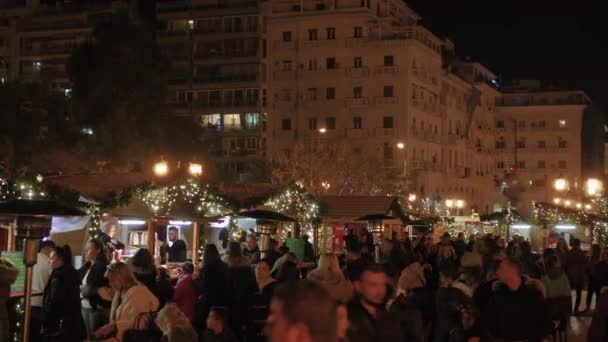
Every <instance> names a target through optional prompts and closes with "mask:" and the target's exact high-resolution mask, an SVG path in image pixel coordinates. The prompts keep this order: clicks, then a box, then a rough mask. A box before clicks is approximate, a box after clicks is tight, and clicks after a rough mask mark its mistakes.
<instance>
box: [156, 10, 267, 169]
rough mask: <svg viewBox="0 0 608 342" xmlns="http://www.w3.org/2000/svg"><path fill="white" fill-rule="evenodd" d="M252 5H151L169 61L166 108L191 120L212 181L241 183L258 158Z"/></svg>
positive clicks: (259, 104) (258, 73)
mask: <svg viewBox="0 0 608 342" xmlns="http://www.w3.org/2000/svg"><path fill="white" fill-rule="evenodd" d="M259 5H260V2H259V1H255V0H253V1H251V0H239V1H221V0H177V1H174V0H158V1H157V18H158V21H159V32H158V37H159V42H160V44H161V48H162V49H163V50H164V51H165V52H166V53H167V55H168V57H169V58H170V68H171V72H170V78H171V79H170V82H169V99H168V102H169V103H170V105H171V107H172V111H173V113H174V114H175V115H183V116H189V117H192V119H193V120H194V122H195V124H197V125H198V126H199V127H200V129H201V141H202V143H203V146H204V148H205V149H206V151H207V152H208V154H209V155H210V156H211V158H212V160H214V164H215V165H213V166H215V171H216V174H217V175H218V176H227V175H233V176H235V177H236V179H238V177H240V180H247V177H244V178H243V175H245V176H246V175H252V174H254V173H255V172H256V169H259V168H260V165H261V164H262V161H263V159H264V157H265V155H264V152H265V140H264V137H263V134H262V133H263V128H264V122H265V120H266V114H265V112H264V109H263V107H264V105H265V101H266V100H265V99H266V96H265V77H266V71H265V58H266V56H265V49H264V48H265V47H264V44H263V37H264V26H263V17H261V16H260V11H259V8H258V7H259Z"/></svg>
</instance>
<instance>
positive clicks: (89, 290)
mask: <svg viewBox="0 0 608 342" xmlns="http://www.w3.org/2000/svg"><path fill="white" fill-rule="evenodd" d="M107 267H108V261H107V260H106V259H105V258H104V257H101V258H98V259H97V260H96V261H95V263H91V262H86V263H85V264H84V265H83V266H82V267H81V268H80V269H79V270H78V273H79V274H80V282H82V281H83V279H84V277H85V276H86V282H85V286H84V287H82V289H81V290H80V294H81V297H82V298H83V299H87V300H88V301H89V303H90V304H91V307H93V309H95V308H97V306H101V307H104V308H109V307H110V305H111V304H112V303H111V302H109V301H105V300H103V299H102V298H101V297H100V296H99V294H98V290H99V289H100V288H102V287H108V279H107V278H106V277H105V274H106V271H107ZM87 272H88V275H87Z"/></svg>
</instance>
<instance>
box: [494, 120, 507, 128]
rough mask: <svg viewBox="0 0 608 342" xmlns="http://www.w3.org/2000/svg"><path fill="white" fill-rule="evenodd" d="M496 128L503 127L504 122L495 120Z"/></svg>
mask: <svg viewBox="0 0 608 342" xmlns="http://www.w3.org/2000/svg"><path fill="white" fill-rule="evenodd" d="M496 128H505V122H504V121H502V120H498V121H496Z"/></svg>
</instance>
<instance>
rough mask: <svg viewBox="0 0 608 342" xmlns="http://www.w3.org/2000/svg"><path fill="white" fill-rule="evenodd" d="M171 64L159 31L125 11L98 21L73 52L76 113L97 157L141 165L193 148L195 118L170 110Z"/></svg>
mask: <svg viewBox="0 0 608 342" xmlns="http://www.w3.org/2000/svg"><path fill="white" fill-rule="evenodd" d="M166 65H168V63H166V62H165V61H164V60H163V58H162V55H161V52H160V49H159V46H158V44H157V41H156V36H155V32H154V30H153V29H152V28H151V27H150V26H148V25H146V24H144V23H143V22H140V21H136V20H132V19H131V18H129V16H128V15H127V14H125V13H120V14H116V15H114V16H112V17H111V18H110V19H109V20H107V21H104V22H101V23H99V24H98V25H97V26H96V27H95V29H94V31H93V38H92V40H91V41H89V42H87V43H85V44H83V45H82V46H79V47H77V48H76V49H75V50H74V51H73V53H72V56H71V58H70V60H69V62H68V65H67V69H68V73H69V75H70V78H71V80H72V82H73V84H74V87H73V91H72V93H73V100H74V110H75V114H76V116H77V120H78V121H79V122H80V123H81V124H82V126H83V127H84V128H90V129H92V133H93V134H92V136H91V137H90V138H91V139H90V140H89V143H88V148H89V150H90V151H91V152H92V153H93V154H94V155H95V156H96V157H97V158H100V159H109V160H111V161H115V162H116V161H137V160H141V159H142V158H145V157H146V156H147V155H148V156H151V155H157V156H158V155H160V154H170V153H171V152H172V151H174V150H179V151H183V150H184V148H185V147H192V146H193V143H194V134H193V132H192V128H193V126H194V125H193V124H192V122H191V120H189V119H186V120H178V119H176V118H175V117H173V116H170V115H169V112H168V111H167V109H166V107H165V99H166V94H167V82H166V72H167V70H166Z"/></svg>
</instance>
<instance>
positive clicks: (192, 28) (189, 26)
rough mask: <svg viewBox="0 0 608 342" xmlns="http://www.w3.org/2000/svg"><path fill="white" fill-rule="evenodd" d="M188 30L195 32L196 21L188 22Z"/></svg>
mask: <svg viewBox="0 0 608 342" xmlns="http://www.w3.org/2000/svg"><path fill="white" fill-rule="evenodd" d="M188 28H189V29H190V30H194V20H192V19H190V20H188Z"/></svg>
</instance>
